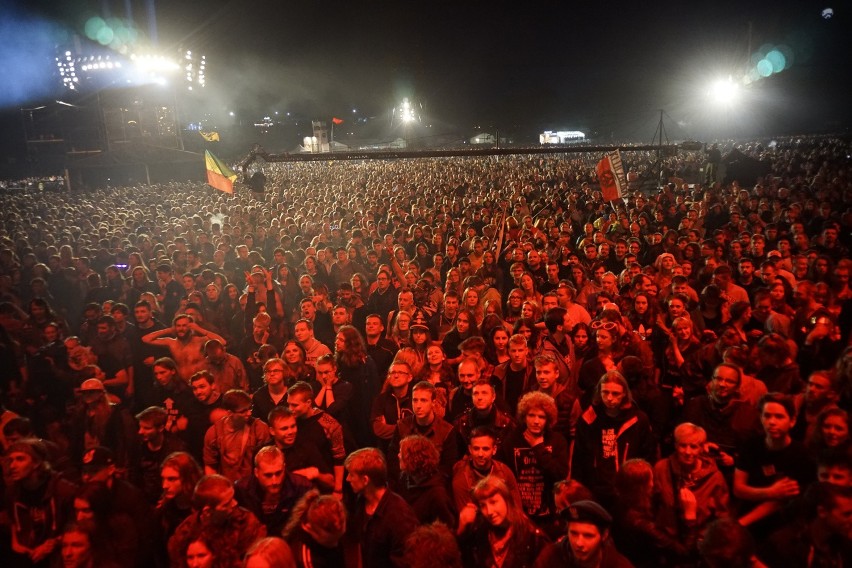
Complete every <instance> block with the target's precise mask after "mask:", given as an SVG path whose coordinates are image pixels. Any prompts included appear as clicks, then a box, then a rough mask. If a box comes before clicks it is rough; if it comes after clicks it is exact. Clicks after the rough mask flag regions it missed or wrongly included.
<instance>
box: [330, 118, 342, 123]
mask: <svg viewBox="0 0 852 568" xmlns="http://www.w3.org/2000/svg"><path fill="white" fill-rule="evenodd" d="M331 121H332V122H333V123H334V124H343V119H342V118H332V119H331Z"/></svg>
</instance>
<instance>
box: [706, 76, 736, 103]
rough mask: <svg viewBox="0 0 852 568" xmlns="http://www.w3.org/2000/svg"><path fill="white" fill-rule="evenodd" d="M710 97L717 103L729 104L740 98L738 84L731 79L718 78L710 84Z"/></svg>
mask: <svg viewBox="0 0 852 568" xmlns="http://www.w3.org/2000/svg"><path fill="white" fill-rule="evenodd" d="M708 96H709V97H710V99H711V100H712V101H713V102H715V103H716V104H718V105H723V106H730V105H732V104H735V103H736V102H737V100H738V99H739V98H740V86H739V85H737V84H736V83H735V82H734V80H733V79H731V78H730V77H728V78H727V79H719V80H717V81H714V82H713V84H711V85H710V90H709V92H708Z"/></svg>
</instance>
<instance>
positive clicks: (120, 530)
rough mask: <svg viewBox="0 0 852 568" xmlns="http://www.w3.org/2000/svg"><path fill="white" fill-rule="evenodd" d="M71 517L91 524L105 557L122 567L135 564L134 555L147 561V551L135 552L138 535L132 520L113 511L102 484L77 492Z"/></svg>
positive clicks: (106, 491)
mask: <svg viewBox="0 0 852 568" xmlns="http://www.w3.org/2000/svg"><path fill="white" fill-rule="evenodd" d="M74 518H75V520H76V521H78V522H81V521H89V522H91V523H94V526H95V534H96V535H97V536H96V538H97V540H99V541H100V542H102V543H105V544H106V547H107V550H108V551H109V552H108V554H109V556H110V557H111V558H114V559H115V560H116V561H118V562H120V563H121V564H122V565H124V566H134V565H136V559H137V556H139V557H140V558H149V556H148V555H149V554H150V553H151V551H150V550H140V549H139V545H140V544H141V543H140V541H139V537H140V536H141V535H139V533H138V532H137V530H136V526H137V525H136V524H135V523H134V519H132V518H131V517H130V516H128V515H127V514H125V513H121V512H119V511H118V510H117V508H116V504H115V503H114V502H113V496H112V494H111V492H110V490H109V489H108V488H107V486H106V484H104V483H87V484H85V485H83V486H82V487H80V489H79V490H77V494H76V495H75V496H74Z"/></svg>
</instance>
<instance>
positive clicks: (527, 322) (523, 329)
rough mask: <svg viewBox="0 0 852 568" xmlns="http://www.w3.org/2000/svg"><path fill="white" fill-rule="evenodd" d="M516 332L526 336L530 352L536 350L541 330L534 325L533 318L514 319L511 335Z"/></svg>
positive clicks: (539, 341)
mask: <svg viewBox="0 0 852 568" xmlns="http://www.w3.org/2000/svg"><path fill="white" fill-rule="evenodd" d="M516 333H520V334H521V335H523V336H524V337H526V339H527V346H528V347H529V348H530V352H531V353H536V352H537V351H538V347H539V344H540V343H541V332H540V331H539V329H538V327H536V325H535V320H533V319H530V318H518V319H517V320H515V323H514V326H513V327H512V335H515V334H516Z"/></svg>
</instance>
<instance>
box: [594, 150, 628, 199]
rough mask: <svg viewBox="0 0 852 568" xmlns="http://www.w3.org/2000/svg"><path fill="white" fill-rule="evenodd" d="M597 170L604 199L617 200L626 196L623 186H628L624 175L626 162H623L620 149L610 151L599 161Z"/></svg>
mask: <svg viewBox="0 0 852 568" xmlns="http://www.w3.org/2000/svg"><path fill="white" fill-rule="evenodd" d="M597 172H598V181H599V182H600V184H601V194H602V195H603V200H604V201H615V200H616V199H621V198H622V197H624V193H623V188H624V187H627V182H626V180H625V177H624V164H622V163H621V153H620V152H619V151H618V150H616V151H615V152H609V153H608V154H607V155H606V156H604V157H603V159H602V160H601V161H600V162H598V166H597Z"/></svg>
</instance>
